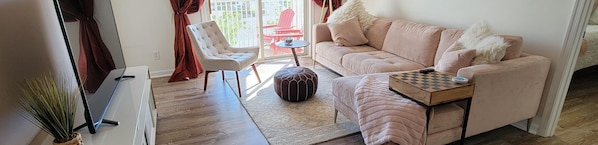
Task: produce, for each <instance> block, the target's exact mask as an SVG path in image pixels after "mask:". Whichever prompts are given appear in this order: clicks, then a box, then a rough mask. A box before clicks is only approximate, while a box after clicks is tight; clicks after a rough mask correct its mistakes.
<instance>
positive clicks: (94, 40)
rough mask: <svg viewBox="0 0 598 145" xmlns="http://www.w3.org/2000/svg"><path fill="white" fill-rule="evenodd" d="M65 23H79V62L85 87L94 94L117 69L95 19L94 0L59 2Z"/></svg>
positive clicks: (64, 0)
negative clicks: (76, 21) (111, 72)
mask: <svg viewBox="0 0 598 145" xmlns="http://www.w3.org/2000/svg"><path fill="white" fill-rule="evenodd" d="M59 2H60V7H61V9H62V13H63V15H64V16H65V18H66V20H65V21H67V22H68V21H75V20H78V21H79V41H80V42H81V43H80V45H81V46H80V47H81V53H80V56H79V60H78V62H79V63H78V64H77V65H78V68H79V74H80V76H81V79H82V81H83V82H84V83H83V86H84V87H85V89H87V90H88V91H89V92H91V93H94V92H95V91H96V90H97V89H98V88H99V87H100V85H101V84H102V81H104V78H106V76H107V75H108V74H109V73H110V71H112V70H113V69H115V66H114V61H113V60H112V55H111V54H110V51H109V50H108V48H107V47H106V45H105V44H104V41H103V40H102V37H101V36H100V29H99V28H98V23H97V22H96V20H95V19H94V18H93V0H59Z"/></svg>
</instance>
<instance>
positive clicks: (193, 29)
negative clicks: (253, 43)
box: [187, 21, 230, 63]
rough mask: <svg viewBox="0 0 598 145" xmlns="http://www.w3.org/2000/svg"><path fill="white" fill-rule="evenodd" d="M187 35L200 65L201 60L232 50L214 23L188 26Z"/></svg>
mask: <svg viewBox="0 0 598 145" xmlns="http://www.w3.org/2000/svg"><path fill="white" fill-rule="evenodd" d="M187 33H188V35H189V39H190V40H191V41H192V43H193V48H195V50H196V53H197V57H198V59H199V61H200V63H201V60H205V59H206V58H207V57H211V56H215V55H218V54H220V53H222V52H227V51H226V50H227V49H229V48H230V44H229V43H228V41H227V40H226V38H225V37H224V34H222V32H221V31H220V28H219V27H218V24H216V22H214V21H210V22H203V23H199V24H191V25H187Z"/></svg>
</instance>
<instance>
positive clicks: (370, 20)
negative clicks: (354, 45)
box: [328, 0, 377, 32]
mask: <svg viewBox="0 0 598 145" xmlns="http://www.w3.org/2000/svg"><path fill="white" fill-rule="evenodd" d="M354 17H357V18H358V21H359V23H360V27H361V31H362V32H367V30H368V29H369V28H370V27H371V26H372V25H373V24H374V21H375V20H376V19H377V18H376V17H374V16H373V15H371V14H370V13H368V12H367V11H366V10H365V7H364V6H363V3H362V0H347V2H346V3H344V4H343V5H342V6H341V7H340V8H338V9H336V10H334V11H333V12H332V14H330V16H328V23H339V22H343V21H347V20H350V19H351V18H354Z"/></svg>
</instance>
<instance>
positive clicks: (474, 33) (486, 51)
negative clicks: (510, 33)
mask: <svg viewBox="0 0 598 145" xmlns="http://www.w3.org/2000/svg"><path fill="white" fill-rule="evenodd" d="M457 41H458V42H459V43H461V45H463V48H465V49H476V56H475V57H474V59H473V62H472V64H473V65H478V64H490V63H498V62H500V60H501V59H502V58H503V57H504V56H505V53H506V50H507V47H509V46H510V44H508V43H506V42H505V40H504V38H503V37H500V36H495V35H493V32H492V30H491V28H490V26H489V25H488V24H487V23H486V22H485V21H480V22H477V23H475V24H473V25H471V26H470V27H469V28H468V29H467V30H465V32H463V35H461V38H459V40H457Z"/></svg>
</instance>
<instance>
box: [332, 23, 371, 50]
mask: <svg viewBox="0 0 598 145" xmlns="http://www.w3.org/2000/svg"><path fill="white" fill-rule="evenodd" d="M328 28H329V29H330V33H331V35H332V40H333V41H334V44H336V45H338V46H357V45H363V44H366V43H368V39H367V38H365V35H363V32H362V31H361V29H360V28H359V21H358V20H357V18H352V19H349V20H347V21H344V22H340V23H328Z"/></svg>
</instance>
